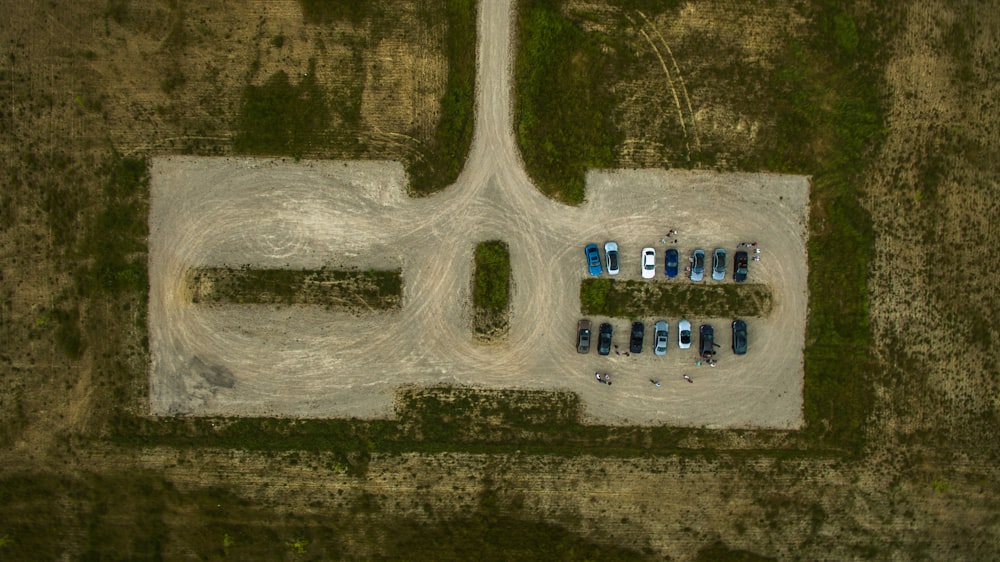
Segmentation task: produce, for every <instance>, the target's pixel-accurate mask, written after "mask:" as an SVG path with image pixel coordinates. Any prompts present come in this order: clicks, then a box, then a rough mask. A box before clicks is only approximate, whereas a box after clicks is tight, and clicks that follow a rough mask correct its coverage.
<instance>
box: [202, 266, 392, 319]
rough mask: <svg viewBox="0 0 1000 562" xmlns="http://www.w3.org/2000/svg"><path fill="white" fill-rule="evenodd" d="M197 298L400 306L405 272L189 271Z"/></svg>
mask: <svg viewBox="0 0 1000 562" xmlns="http://www.w3.org/2000/svg"><path fill="white" fill-rule="evenodd" d="M187 279H188V290H189V291H190V293H191V301H192V302H195V303H205V304H303V305H316V306H325V307H327V308H337V309H344V310H350V311H355V312H356V311H371V310H389V309H393V308H398V307H399V306H400V301H401V298H402V292H403V278H402V271H401V270H399V269H396V270H389V271H376V270H367V271H349V270H337V269H250V268H249V266H246V267H242V268H239V269H233V268H228V267H204V268H197V269H192V270H190V271H189V272H188V276H187Z"/></svg>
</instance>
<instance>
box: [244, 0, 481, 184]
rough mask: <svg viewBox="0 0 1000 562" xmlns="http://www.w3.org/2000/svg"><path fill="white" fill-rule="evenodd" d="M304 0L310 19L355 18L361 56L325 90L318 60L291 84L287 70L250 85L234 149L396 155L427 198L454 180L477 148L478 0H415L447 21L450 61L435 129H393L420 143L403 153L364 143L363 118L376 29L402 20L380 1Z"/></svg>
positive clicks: (424, 14)
mask: <svg viewBox="0 0 1000 562" xmlns="http://www.w3.org/2000/svg"><path fill="white" fill-rule="evenodd" d="M299 3H300V5H301V7H302V12H303V15H304V16H305V19H306V21H307V22H309V23H313V24H320V25H330V24H333V23H336V22H349V23H351V24H352V26H353V27H355V28H356V29H358V30H359V31H358V35H357V36H356V37H350V38H349V40H348V41H347V43H348V45H347V46H348V47H349V48H350V49H351V50H352V52H353V53H354V56H353V59H352V60H351V62H350V64H348V65H346V66H347V68H345V69H343V70H342V72H343V73H344V74H346V75H348V78H347V79H345V83H346V85H345V86H344V87H342V88H341V87H333V88H332V89H333V90H335V91H326V89H324V88H323V87H322V86H321V85H320V84H319V83H318V82H317V74H316V72H315V64H314V63H311V66H310V69H309V72H308V73H307V74H306V75H305V76H304V77H303V78H302V80H301V81H300V82H299V83H298V84H292V83H291V81H290V80H289V77H288V75H287V74H286V73H285V72H283V71H279V72H276V73H275V74H273V75H271V76H270V77H269V78H268V79H267V81H266V82H264V84H262V85H260V86H254V85H248V86H246V88H245V89H244V92H243V103H242V106H241V110H240V115H239V118H238V119H237V127H236V128H237V134H236V137H235V139H234V141H233V147H234V149H235V150H236V151H237V152H242V153H246V154H257V155H273V156H277V155H288V156H293V157H302V156H304V155H315V156H320V157H327V158H329V157H336V158H377V157H391V158H396V159H400V160H402V161H403V164H404V167H405V169H406V173H407V177H408V178H409V186H410V190H411V191H412V192H413V193H414V194H416V195H427V194H430V193H433V192H435V191H438V190H441V189H443V188H445V187H447V186H449V185H451V184H453V183H454V182H455V180H456V179H457V178H458V175H459V173H461V171H462V167H463V166H464V165H465V160H466V158H467V157H468V154H469V149H470V147H471V146H472V129H473V124H474V115H473V107H474V106H475V90H476V88H475V74H476V2H475V0H437V1H434V2H417V3H416V5H415V8H416V10H417V12H418V13H417V20H418V21H421V22H439V21H441V20H442V19H444V21H445V26H444V27H443V29H444V41H443V47H444V53H443V56H444V58H445V59H446V60H447V64H448V74H447V80H446V83H445V88H444V93H443V95H442V96H441V99H440V110H439V117H438V119H437V122H436V125H434V128H433V130H429V129H430V128H429V127H428V128H427V129H428V130H419V129H418V130H409V131H392V133H395V137H397V138H408V139H410V140H412V141H414V142H413V144H408V145H406V148H405V149H404V151H403V152H401V153H396V154H382V153H380V152H379V150H378V149H377V148H374V152H373V151H372V150H373V146H371V145H372V144H378V142H374V143H368V142H366V141H362V140H361V139H364V138H366V137H370V136H371V132H370V131H367V130H365V125H364V123H363V122H362V119H361V96H362V94H363V91H362V85H363V84H364V83H365V80H366V76H365V72H366V70H365V68H366V64H370V63H369V57H370V56H372V49H371V46H372V45H375V44H377V43H378V41H377V40H375V39H373V37H372V36H371V34H375V38H378V37H381V36H383V35H387V36H390V37H391V36H393V35H394V34H396V33H397V30H396V29H395V28H394V26H396V27H398V26H399V22H398V21H396V20H395V19H393V16H392V15H391V14H390V13H388V12H387V10H386V8H385V6H383V4H382V3H380V2H371V1H368V0H348V1H343V2H328V1H324V0H300V1H299ZM434 28H435V29H437V26H436V25H435V26H434ZM360 30H365V31H364V32H363V33H362V31H360ZM410 31H411V30H406V32H407V33H408V32H410ZM364 33H367V34H368V35H364ZM284 43H285V38H284V36H282V35H277V36H275V37H274V38H272V42H271V45H272V47H274V48H281V47H282V46H283V45H284ZM252 72H253V68H252V69H251V73H252ZM379 134H380V135H381V134H382V133H379Z"/></svg>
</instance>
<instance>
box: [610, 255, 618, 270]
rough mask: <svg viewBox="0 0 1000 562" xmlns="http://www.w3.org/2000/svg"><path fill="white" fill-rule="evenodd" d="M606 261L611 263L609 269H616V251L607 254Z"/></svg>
mask: <svg viewBox="0 0 1000 562" xmlns="http://www.w3.org/2000/svg"><path fill="white" fill-rule="evenodd" d="M608 263H609V264H611V269H618V252H610V253H609V254H608Z"/></svg>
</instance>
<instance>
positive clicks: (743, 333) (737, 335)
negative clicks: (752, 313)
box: [733, 318, 747, 355]
mask: <svg viewBox="0 0 1000 562" xmlns="http://www.w3.org/2000/svg"><path fill="white" fill-rule="evenodd" d="M733 353H735V354H736V355H746V354H747V323H746V322H744V321H742V320H740V319H739V318H737V319H736V320H733Z"/></svg>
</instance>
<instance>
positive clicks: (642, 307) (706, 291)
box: [580, 279, 772, 318]
mask: <svg viewBox="0 0 1000 562" xmlns="http://www.w3.org/2000/svg"><path fill="white" fill-rule="evenodd" d="M771 306H772V298H771V288H770V287H768V286H767V285H757V284H740V285H736V284H726V285H692V284H688V283H684V284H680V283H649V282H643V281H617V280H613V279H584V280H583V281H581V282H580V312H582V313H583V314H585V315H596V316H611V317H614V318H640V317H648V316H680V317H685V316H710V317H720V318H725V317H736V316H744V317H746V316H767V315H768V314H769V313H770V312H771Z"/></svg>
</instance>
